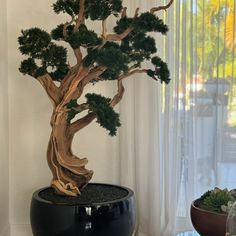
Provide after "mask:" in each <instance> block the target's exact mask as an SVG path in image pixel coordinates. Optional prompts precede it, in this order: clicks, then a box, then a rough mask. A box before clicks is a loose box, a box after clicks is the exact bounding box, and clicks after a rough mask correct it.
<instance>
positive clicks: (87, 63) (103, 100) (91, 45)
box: [18, 0, 173, 196]
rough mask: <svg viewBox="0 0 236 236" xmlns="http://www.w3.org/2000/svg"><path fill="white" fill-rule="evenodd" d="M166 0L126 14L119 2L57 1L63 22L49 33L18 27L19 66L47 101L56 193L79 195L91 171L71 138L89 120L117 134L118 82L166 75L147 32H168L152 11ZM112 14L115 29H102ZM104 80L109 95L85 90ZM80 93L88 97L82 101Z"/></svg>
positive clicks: (166, 78) (165, 79)
mask: <svg viewBox="0 0 236 236" xmlns="http://www.w3.org/2000/svg"><path fill="white" fill-rule="evenodd" d="M172 3H173V0H171V1H170V2H169V4H167V5H166V6H160V7H154V8H152V9H151V10H150V11H148V12H144V13H139V9H137V10H136V11H135V13H134V16H131V17H130V16H128V15H127V12H126V11H127V8H126V7H123V6H122V0H96V1H94V0H57V1H56V2H55V3H54V4H53V10H54V12H55V13H56V14H59V13H66V14H68V15H69V17H70V21H69V22H66V23H62V24H60V25H58V26H56V28H55V29H53V30H52V31H51V33H47V32H46V31H44V30H42V29H40V28H30V29H27V30H22V32H21V36H20V37H19V38H18V42H19V45H20V46H19V50H20V52H21V53H22V54H23V55H25V56H26V57H27V58H26V59H25V60H23V61H22V62H21V65H20V68H19V70H20V72H21V73H23V74H27V75H30V76H32V77H33V78H35V79H36V80H37V81H39V82H40V83H41V85H42V86H43V88H44V89H45V91H46V93H47V95H48V97H49V98H50V100H51V102H52V105H53V113H52V117H51V122H50V124H51V126H52V132H51V136H50V140H49V145H48V150H47V161H48V165H49V167H50V169H51V172H52V175H53V179H52V183H51V186H52V187H53V188H54V189H55V190H56V192H57V193H58V194H62V195H68V196H78V195H80V190H81V189H82V188H83V187H85V186H86V185H87V184H88V182H89V180H90V179H91V178H92V175H93V171H91V170H87V169H86V168H85V165H86V164H87V162H88V160H87V159H86V158H83V159H80V158H79V157H77V156H75V155H74V154H73V152H72V149H71V144H72V140H73V137H74V135H75V134H76V133H77V132H78V131H80V130H81V129H83V128H84V127H86V126H87V125H89V124H90V123H91V122H92V121H93V120H95V119H96V120H97V122H98V123H99V124H100V126H102V127H103V128H105V129H107V130H108V131H109V134H110V135H111V136H113V135H116V132H117V127H119V126H120V120H119V114H117V113H116V112H115V111H114V110H113V108H114V107H115V106H116V105H117V104H118V103H119V102H120V101H121V99H122V97H123V94H124V91H125V89H124V86H123V81H124V80H125V79H127V78H128V77H130V76H131V75H134V74H137V73H143V74H146V75H147V76H149V77H151V78H152V79H154V80H159V81H161V82H165V83H168V82H169V81H170V74H169V70H168V67H167V64H166V63H165V62H163V61H162V60H161V59H160V58H159V57H158V56H157V55H155V53H156V52H157V48H156V44H155V39H154V38H153V37H151V36H150V35H149V33H150V32H159V33H161V34H163V35H165V34H166V33H167V31H168V27H167V26H166V25H165V24H164V22H163V21H162V20H161V19H159V18H158V16H156V15H155V13H156V12H157V11H160V10H166V9H167V8H169V7H170V6H171V4H172ZM111 15H113V16H115V17H116V18H117V21H116V25H115V26H114V28H113V30H114V32H112V33H108V32H107V27H106V25H107V21H108V20H109V17H110V16H111ZM88 20H91V21H99V22H101V35H100V34H97V33H96V32H95V31H93V30H91V29H89V28H88V27H87V25H86V23H87V22H88ZM57 41H64V42H66V43H68V46H70V48H72V49H73V51H74V55H75V57H76V64H75V65H73V66H72V65H70V64H69V62H68V59H67V48H65V47H63V46H59V45H57V43H56V42H57ZM145 61H150V62H151V63H152V67H150V68H142V67H143V63H144V62H145ZM104 80H114V81H115V82H116V83H117V88H118V91H117V94H115V95H114V97H113V98H107V97H104V96H102V95H100V94H94V93H93V94H85V95H84V88H85V86H86V85H88V84H89V83H94V84H95V85H96V83H97V82H99V81H104ZM55 82H59V85H58V83H55ZM82 96H85V98H86V102H81V97H82ZM84 112H86V114H85V115H84ZM78 114H80V118H77V115H78ZM81 114H83V116H82V117H81Z"/></svg>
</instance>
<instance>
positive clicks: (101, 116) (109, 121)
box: [86, 93, 121, 136]
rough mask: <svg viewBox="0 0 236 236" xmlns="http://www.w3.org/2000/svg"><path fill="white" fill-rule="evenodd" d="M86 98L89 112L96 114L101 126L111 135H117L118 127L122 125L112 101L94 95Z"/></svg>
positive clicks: (88, 95)
mask: <svg viewBox="0 0 236 236" xmlns="http://www.w3.org/2000/svg"><path fill="white" fill-rule="evenodd" d="M86 98H87V103H88V104H89V110H90V111H91V112H94V113H95V114H96V116H97V122H98V123H99V124H100V126H102V127H103V128H105V129H107V130H108V131H109V135H111V136H114V135H116V132H117V127H119V126H120V125H121V124H120V118H119V114H118V113H116V112H115V111H114V110H113V108H112V107H111V106H110V102H111V99H110V98H106V97H103V96H101V95H98V94H94V93H92V94H91V93H89V94H86Z"/></svg>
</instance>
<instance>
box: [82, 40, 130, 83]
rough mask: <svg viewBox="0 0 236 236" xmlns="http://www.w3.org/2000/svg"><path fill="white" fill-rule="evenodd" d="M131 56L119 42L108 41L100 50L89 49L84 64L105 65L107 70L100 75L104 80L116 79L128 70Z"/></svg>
mask: <svg viewBox="0 0 236 236" xmlns="http://www.w3.org/2000/svg"><path fill="white" fill-rule="evenodd" d="M128 63H129V57H128V55H127V54H126V53H124V52H122V51H121V50H120V46H119V45H118V44H117V43H107V44H106V45H105V46H104V47H103V48H102V49H100V50H96V49H95V50H88V55H87V56H86V58H85V59H84V65H85V66H89V65H98V66H105V67H107V70H106V71H105V72H104V73H103V74H102V75H101V76H100V77H101V79H102V80H115V79H117V78H118V77H119V75H120V74H121V73H122V72H126V71H127V70H128Z"/></svg>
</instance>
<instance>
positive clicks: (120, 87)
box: [111, 69, 147, 107]
mask: <svg viewBox="0 0 236 236" xmlns="http://www.w3.org/2000/svg"><path fill="white" fill-rule="evenodd" d="M146 72H147V70H146V69H143V70H141V69H136V70H132V71H129V72H128V73H126V74H124V75H121V76H120V77H119V78H118V83H117V87H118V91H117V94H116V95H115V96H114V97H113V99H112V100H111V106H112V107H114V106H116V105H117V104H118V103H119V102H120V101H121V99H122V98H123V95H124V93H125V88H124V86H123V83H122V81H123V80H124V79H126V78H128V77H130V76H131V75H134V74H137V73H146Z"/></svg>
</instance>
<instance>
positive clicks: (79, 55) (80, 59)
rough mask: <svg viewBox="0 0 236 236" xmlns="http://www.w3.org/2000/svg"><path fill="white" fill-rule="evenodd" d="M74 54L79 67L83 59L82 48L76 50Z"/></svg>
mask: <svg viewBox="0 0 236 236" xmlns="http://www.w3.org/2000/svg"><path fill="white" fill-rule="evenodd" d="M74 54H75V57H76V60H77V65H78V66H80V65H81V62H82V58H83V55H82V53H81V50H80V48H76V49H74Z"/></svg>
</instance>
